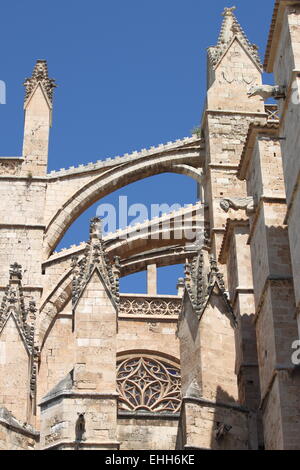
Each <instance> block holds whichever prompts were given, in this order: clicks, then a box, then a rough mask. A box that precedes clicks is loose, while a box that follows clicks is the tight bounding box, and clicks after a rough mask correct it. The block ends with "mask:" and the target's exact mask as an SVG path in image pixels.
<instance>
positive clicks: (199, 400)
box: [182, 397, 249, 413]
mask: <svg viewBox="0 0 300 470" xmlns="http://www.w3.org/2000/svg"><path fill="white" fill-rule="evenodd" d="M182 402H183V403H196V404H198V405H202V406H206V407H211V408H227V409H229V410H233V411H239V412H241V413H249V410H248V409H247V408H245V407H243V406H241V405H236V404H234V403H232V404H230V403H223V402H216V401H211V400H206V399H205V398H194V397H183V398H182Z"/></svg>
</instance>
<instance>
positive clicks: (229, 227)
mask: <svg viewBox="0 0 300 470" xmlns="http://www.w3.org/2000/svg"><path fill="white" fill-rule="evenodd" d="M235 227H249V219H248V218H247V219H241V218H240V219H227V222H226V227H225V232H224V237H223V241H222V245H221V249H220V253H219V259H218V261H219V263H221V264H225V263H226V260H227V256H226V255H227V251H228V247H229V244H230V241H231V237H232V234H233V232H234V229H235Z"/></svg>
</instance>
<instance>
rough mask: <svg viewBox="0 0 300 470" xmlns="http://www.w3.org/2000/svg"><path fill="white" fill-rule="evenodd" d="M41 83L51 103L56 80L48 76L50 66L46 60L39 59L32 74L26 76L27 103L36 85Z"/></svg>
mask: <svg viewBox="0 0 300 470" xmlns="http://www.w3.org/2000/svg"><path fill="white" fill-rule="evenodd" d="M38 84H41V86H42V87H43V90H44V91H45V93H46V95H47V96H48V98H49V101H50V103H52V101H53V88H55V87H56V84H55V80H54V79H53V78H49V76H48V66H47V61H46V60H37V62H36V64H35V66H34V69H33V72H32V75H31V77H29V78H26V80H25V82H24V86H25V103H26V102H27V100H28V99H29V98H30V96H31V94H32V92H33V91H34V90H35V88H36V86H37V85H38Z"/></svg>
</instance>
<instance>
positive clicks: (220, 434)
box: [215, 423, 232, 441]
mask: <svg viewBox="0 0 300 470" xmlns="http://www.w3.org/2000/svg"><path fill="white" fill-rule="evenodd" d="M231 429H232V426H230V425H228V424H224V423H217V429H216V430H215V439H216V441H220V440H221V439H223V438H224V437H225V436H226V434H228V433H229V432H230V431H231Z"/></svg>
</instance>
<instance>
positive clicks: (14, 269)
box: [9, 263, 22, 280]
mask: <svg viewBox="0 0 300 470" xmlns="http://www.w3.org/2000/svg"><path fill="white" fill-rule="evenodd" d="M9 278H10V280H16V279H22V266H21V265H20V264H18V263H14V264H11V265H10V270H9Z"/></svg>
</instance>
